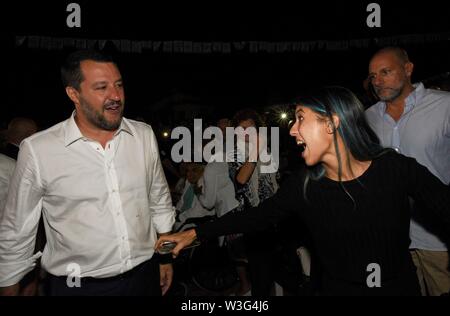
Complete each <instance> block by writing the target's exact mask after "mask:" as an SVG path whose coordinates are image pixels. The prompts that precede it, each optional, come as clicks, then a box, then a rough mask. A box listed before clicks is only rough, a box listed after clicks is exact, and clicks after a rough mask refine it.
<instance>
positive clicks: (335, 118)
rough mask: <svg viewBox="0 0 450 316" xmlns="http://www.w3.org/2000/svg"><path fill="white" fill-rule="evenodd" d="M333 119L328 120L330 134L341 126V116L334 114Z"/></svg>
mask: <svg viewBox="0 0 450 316" xmlns="http://www.w3.org/2000/svg"><path fill="white" fill-rule="evenodd" d="M332 119H333V121H331V120H328V121H327V133H328V134H333V133H334V131H335V130H337V129H338V127H339V123H340V120H339V117H338V116H337V115H336V114H333V115H332ZM333 125H334V126H333Z"/></svg>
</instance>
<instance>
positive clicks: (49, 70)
mask: <svg viewBox="0 0 450 316" xmlns="http://www.w3.org/2000/svg"><path fill="white" fill-rule="evenodd" d="M37 2H38V3H36V2H35V3H33V4H31V3H30V4H27V3H24V2H17V3H16V4H14V5H13V6H7V7H6V6H5V7H4V8H3V9H2V13H3V14H2V21H1V22H2V28H1V30H2V31H1V34H2V36H1V37H2V56H3V58H4V62H3V63H2V64H3V66H2V68H3V69H5V70H6V72H3V76H2V77H3V81H4V84H3V85H2V86H3V88H4V94H3V96H5V95H6V98H5V97H4V98H2V101H3V102H2V106H1V107H0V108H1V110H0V118H1V119H0V122H1V124H2V126H1V127H4V125H5V123H6V122H8V121H9V119H10V118H12V117H14V116H17V115H21V116H28V117H33V118H35V119H36V120H37V121H38V122H39V124H40V125H41V126H42V127H48V126H51V125H53V124H55V123H57V122H59V121H61V120H63V119H65V118H66V117H67V116H68V115H70V113H71V111H72V104H71V103H70V102H69V100H68V98H67V97H66V96H65V92H64V89H63V87H62V85H61V83H60V78H59V67H60V64H61V62H62V60H63V58H64V57H65V56H66V54H67V53H68V52H69V51H70V50H67V49H66V50H45V49H31V48H28V47H26V45H22V46H20V47H17V45H16V43H15V39H16V37H17V36H32V35H35V36H50V37H74V38H88V39H129V40H146V41H150V40H151V41H175V40H180V41H182V40H184V41H199V42H215V41H230V42H249V41H269V42H301V41H314V40H351V39H360V38H371V39H374V38H378V37H387V36H396V35H405V34H433V33H436V34H438V33H439V34H441V33H448V34H450V19H449V16H448V9H447V8H446V6H445V1H439V2H437V1H436V2H433V1H431V2H430V1H426V2H424V3H423V4H420V6H419V5H417V4H416V2H411V1H409V2H401V1H389V2H386V1H377V3H379V4H380V5H381V21H382V27H381V28H369V27H367V25H366V18H367V16H368V15H369V13H368V12H366V7H367V4H368V3H370V2H374V1H354V2H351V1H333V2H331V1H328V2H322V1H309V2H313V3H314V4H311V3H309V4H308V5H306V4H305V3H307V1H298V3H299V4H295V6H294V5H293V4H292V6H289V7H288V6H284V5H282V4H280V3H279V2H269V3H268V4H265V5H261V4H258V3H254V4H253V5H246V6H244V5H243V4H242V3H235V4H230V2H216V1H210V2H208V3H209V4H208V5H206V4H205V5H200V4H196V5H191V4H189V5H187V4H184V5H182V6H181V5H179V4H178V3H176V2H173V3H166V5H165V6H164V7H163V6H161V5H152V4H148V5H146V6H144V5H143V3H144V1H121V2H120V4H119V3H116V2H112V1H95V3H94V1H58V2H59V3H56V2H55V3H52V2H50V3H48V2H46V3H41V2H43V1H37ZM70 2H77V3H79V4H80V6H81V23H82V24H81V28H74V29H70V28H68V27H67V26H66V17H67V15H68V14H69V13H68V12H66V6H67V4H68V3H70ZM148 2H150V1H148ZM153 2H155V1H151V3H153ZM449 44H450V43H449V40H448V37H447V41H437V42H433V43H425V44H424V43H413V44H411V43H410V44H408V45H404V47H405V48H406V49H407V50H408V52H409V54H410V58H411V60H412V61H413V62H414V63H415V72H414V76H413V79H414V80H423V79H425V78H428V77H430V76H433V75H437V74H439V73H443V72H447V71H449V70H450V62H449V53H450V45H449ZM107 47H108V46H107ZM378 48H379V47H377V45H376V44H375V43H374V42H373V41H371V43H370V44H369V45H368V47H364V48H359V49H355V48H353V49H350V50H344V51H328V50H325V49H322V50H314V51H310V52H287V53H286V52H285V53H277V52H273V53H267V52H259V53H251V52H249V51H248V50H242V51H232V52H231V53H206V54H183V53H178V54H177V53H167V52H156V53H154V52H150V51H144V52H143V53H140V54H138V53H120V52H114V50H113V49H112V52H113V53H114V55H115V56H116V59H117V61H118V64H119V67H120V69H121V72H122V75H123V77H124V79H125V89H126V90H125V91H126V97H127V106H126V116H127V117H136V116H144V117H145V116H146V115H149V113H150V112H151V109H152V107H154V106H155V104H157V103H158V102H159V101H161V100H162V99H164V98H167V97H169V96H171V95H174V94H181V95H187V96H191V97H192V98H193V99H195V100H196V102H198V103H199V104H203V105H208V106H211V107H214V108H215V112H216V113H217V115H219V116H220V115H228V116H230V115H232V114H233V112H235V110H236V109H238V108H242V107H254V108H257V109H262V108H263V107H266V106H269V105H272V104H280V103H284V102H288V101H289V100H290V99H291V98H292V97H294V96H296V95H298V94H301V93H302V91H305V90H307V89H309V88H312V87H317V86H323V85H343V86H345V87H348V88H350V89H352V90H353V91H354V92H356V93H358V94H362V93H363V89H362V81H363V80H364V78H365V77H366V76H367V63H368V60H369V58H370V56H371V54H373V53H374V52H375V51H376V49H378ZM5 92H6V94H5Z"/></svg>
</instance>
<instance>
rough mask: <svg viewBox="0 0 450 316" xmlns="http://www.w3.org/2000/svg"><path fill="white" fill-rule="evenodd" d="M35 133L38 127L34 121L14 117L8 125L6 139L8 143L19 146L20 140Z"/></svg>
mask: <svg viewBox="0 0 450 316" xmlns="http://www.w3.org/2000/svg"><path fill="white" fill-rule="evenodd" d="M37 131H38V126H37V124H36V122H35V121H33V120H32V119H29V118H25V117H16V118H14V119H12V120H11V122H9V124H8V131H7V139H8V142H10V143H13V144H15V145H19V144H20V143H21V142H22V140H24V139H25V138H27V137H30V136H31V135H33V134H34V133H36V132H37Z"/></svg>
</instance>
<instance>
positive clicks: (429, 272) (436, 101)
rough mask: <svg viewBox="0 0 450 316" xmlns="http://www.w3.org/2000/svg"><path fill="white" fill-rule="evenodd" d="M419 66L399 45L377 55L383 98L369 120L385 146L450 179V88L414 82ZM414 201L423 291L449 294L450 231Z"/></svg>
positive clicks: (375, 71) (373, 69)
mask: <svg viewBox="0 0 450 316" xmlns="http://www.w3.org/2000/svg"><path fill="white" fill-rule="evenodd" d="M413 70H414V65H413V64H412V63H411V61H410V60H409V57H408V54H407V53H406V51H405V50H403V49H401V48H398V47H387V48H383V49H381V50H380V51H378V52H377V53H376V54H375V55H374V56H373V57H372V59H371V60H370V64H369V79H370V81H371V83H372V85H373V88H374V91H375V93H376V95H377V97H378V98H379V100H380V101H379V102H378V103H376V104H375V105H373V106H372V107H370V108H369V109H368V110H367V111H366V116H367V120H368V122H369V124H370V126H371V127H372V129H373V130H374V131H375V132H376V134H377V135H378V137H379V139H380V141H381V144H382V145H383V146H385V147H392V148H394V149H395V150H396V151H398V152H400V153H401V154H403V155H405V156H409V157H413V158H415V159H416V160H417V161H418V162H419V163H420V164H422V165H424V166H426V167H427V168H428V169H429V170H430V171H431V172H432V173H433V174H434V175H435V176H437V177H438V178H439V179H440V180H441V181H442V182H444V183H445V184H449V183H450V159H449V157H450V93H448V92H444V91H437V90H430V89H425V87H424V85H423V84H422V83H418V84H412V83H411V75H412V73H413ZM411 204H412V214H413V216H412V218H413V219H412V221H411V229H410V238H411V245H410V249H411V255H412V257H413V260H414V263H415V265H416V267H417V274H418V278H419V282H420V285H421V288H422V294H423V295H426V294H429V295H442V294H443V293H448V292H449V291H450V273H449V270H448V267H449V256H448V246H447V245H448V237H449V236H448V232H447V233H446V232H445V231H444V230H443V227H442V226H441V225H440V223H437V222H436V221H435V219H434V218H431V216H429V213H430V212H428V211H427V210H426V209H424V208H422V207H421V206H420V205H417V204H414V203H413V202H412V203H411ZM381 268H382V267H381Z"/></svg>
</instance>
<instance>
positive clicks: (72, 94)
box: [66, 87, 80, 104]
mask: <svg viewBox="0 0 450 316" xmlns="http://www.w3.org/2000/svg"><path fill="white" fill-rule="evenodd" d="M66 94H67V96H68V97H69V99H70V100H72V102H73V103H74V104H80V93H79V92H78V91H77V89H75V88H74V87H66Z"/></svg>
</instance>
